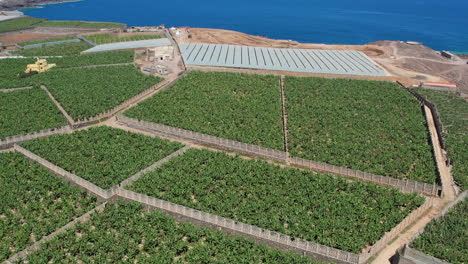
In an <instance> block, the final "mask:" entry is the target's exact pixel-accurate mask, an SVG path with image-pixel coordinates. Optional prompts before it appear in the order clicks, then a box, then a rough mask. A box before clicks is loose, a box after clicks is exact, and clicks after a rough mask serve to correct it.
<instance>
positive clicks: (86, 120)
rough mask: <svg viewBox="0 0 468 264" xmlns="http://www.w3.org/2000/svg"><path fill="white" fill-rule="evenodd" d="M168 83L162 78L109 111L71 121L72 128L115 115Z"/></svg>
mask: <svg viewBox="0 0 468 264" xmlns="http://www.w3.org/2000/svg"><path fill="white" fill-rule="evenodd" d="M168 84H170V83H169V82H168V81H167V80H164V81H162V82H160V83H158V84H156V85H154V86H152V87H150V88H148V89H146V90H144V91H142V92H140V93H139V94H137V95H135V96H133V97H132V98H130V99H128V100H126V101H124V102H123V103H121V104H119V105H118V106H116V107H114V108H112V109H111V110H109V111H106V112H103V113H101V114H99V115H97V116H94V117H90V118H84V119H79V120H76V121H74V122H73V127H74V128H79V127H83V126H86V125H89V124H92V123H96V122H99V121H102V120H104V119H107V118H110V117H112V116H113V115H115V114H116V113H118V112H120V111H122V110H124V109H125V108H127V107H128V106H130V105H132V104H134V103H137V102H138V101H140V100H141V99H143V98H144V97H146V96H149V95H150V94H152V93H153V92H155V91H157V90H160V89H162V88H163V87H164V86H166V85H168Z"/></svg>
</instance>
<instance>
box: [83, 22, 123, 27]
mask: <svg viewBox="0 0 468 264" xmlns="http://www.w3.org/2000/svg"><path fill="white" fill-rule="evenodd" d="M80 27H82V28H124V27H125V24H121V23H114V22H84V23H83V24H81V25H80Z"/></svg>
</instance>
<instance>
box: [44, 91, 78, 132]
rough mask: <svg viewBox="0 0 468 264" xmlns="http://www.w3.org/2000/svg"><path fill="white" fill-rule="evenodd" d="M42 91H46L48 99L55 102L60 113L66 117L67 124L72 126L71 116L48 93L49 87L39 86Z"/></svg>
mask: <svg viewBox="0 0 468 264" xmlns="http://www.w3.org/2000/svg"><path fill="white" fill-rule="evenodd" d="M40 87H41V89H42V90H43V91H45V92H46V94H47V96H49V98H50V100H51V101H52V102H53V103H54V104H55V106H56V107H57V108H58V109H59V110H60V112H61V113H62V115H63V116H64V117H65V119H67V122H68V125H69V126H73V122H74V121H73V118H72V117H71V116H70V115H69V114H68V113H67V111H65V109H64V108H63V106H62V105H61V104H60V103H59V102H58V101H57V100H56V99H55V97H54V96H53V95H52V94H51V93H50V91H49V89H47V87H46V86H45V85H41V86H40Z"/></svg>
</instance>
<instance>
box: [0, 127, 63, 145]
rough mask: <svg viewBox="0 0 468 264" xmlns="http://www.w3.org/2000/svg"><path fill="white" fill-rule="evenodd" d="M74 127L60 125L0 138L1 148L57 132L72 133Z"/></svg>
mask: <svg viewBox="0 0 468 264" xmlns="http://www.w3.org/2000/svg"><path fill="white" fill-rule="evenodd" d="M71 132H72V129H71V128H70V127H68V126H64V127H59V128H50V129H44V130H40V131H36V132H31V133H28V134H23V135H16V136H12V137H7V138H5V139H4V140H0V149H6V148H10V147H12V146H13V145H14V144H17V143H21V142H24V141H28V140H33V139H37V138H43V137H48V136H52V135H57V134H65V133H71Z"/></svg>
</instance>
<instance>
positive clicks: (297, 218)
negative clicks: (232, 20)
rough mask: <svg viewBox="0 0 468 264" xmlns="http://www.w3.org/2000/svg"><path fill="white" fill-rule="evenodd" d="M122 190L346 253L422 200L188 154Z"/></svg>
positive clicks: (263, 164)
mask: <svg viewBox="0 0 468 264" xmlns="http://www.w3.org/2000/svg"><path fill="white" fill-rule="evenodd" d="M127 188H129V189H131V190H133V191H136V192H139V193H143V194H146V195H150V196H153V197H156V198H159V199H163V200H167V201H171V202H174V203H178V204H181V205H185V206H188V207H191V208H194V209H198V210H201V211H205V212H209V213H213V214H216V215H220V216H223V217H226V218H230V219H234V220H236V221H240V222H244V223H247V224H251V225H255V226H258V227H261V228H265V229H269V230H274V231H278V232H281V233H284V234H287V235H290V236H292V237H297V238H302V239H306V240H309V241H313V242H317V243H320V244H323V245H327V246H330V247H334V248H339V249H342V250H346V251H349V252H353V253H360V251H361V249H362V248H364V247H366V246H367V245H371V244H373V243H375V242H376V241H378V240H379V239H380V238H381V237H382V236H383V235H384V233H385V232H387V231H390V230H391V229H392V228H393V227H394V226H396V225H397V224H398V223H400V222H401V221H402V220H403V219H404V217H405V216H407V215H408V214H409V213H410V212H411V211H412V210H414V209H415V208H417V207H418V206H419V205H421V204H422V203H423V200H424V199H423V198H421V197H418V196H416V194H412V195H409V194H403V193H400V192H398V191H397V190H396V189H393V188H389V187H382V186H379V185H376V184H372V183H364V182H360V181H354V182H351V181H349V180H348V179H344V178H342V177H333V176H331V175H324V174H314V173H312V172H309V171H303V170H298V169H292V168H280V167H279V166H276V165H272V164H269V163H267V162H265V161H260V160H244V159H240V158H237V157H232V156H228V155H226V154H224V153H222V152H211V151H208V150H196V149H191V150H188V151H187V152H186V153H185V154H184V155H183V156H180V157H178V158H175V159H172V160H171V161H169V162H168V163H165V164H164V165H163V166H161V167H160V168H158V169H156V170H155V171H154V172H151V173H148V174H145V175H143V176H142V178H140V179H139V180H138V181H136V182H134V183H132V185H131V186H128V187H127Z"/></svg>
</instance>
